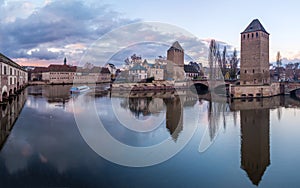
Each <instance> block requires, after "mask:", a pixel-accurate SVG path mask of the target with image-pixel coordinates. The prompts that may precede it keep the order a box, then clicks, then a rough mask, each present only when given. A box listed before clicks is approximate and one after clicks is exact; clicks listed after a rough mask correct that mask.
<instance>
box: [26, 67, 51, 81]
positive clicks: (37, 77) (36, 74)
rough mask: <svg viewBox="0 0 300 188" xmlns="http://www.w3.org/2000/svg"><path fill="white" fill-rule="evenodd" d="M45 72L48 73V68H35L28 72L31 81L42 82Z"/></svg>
mask: <svg viewBox="0 0 300 188" xmlns="http://www.w3.org/2000/svg"><path fill="white" fill-rule="evenodd" d="M43 72H48V68H47V67H35V68H34V69H33V70H30V71H29V72H28V80H31V81H42V80H43Z"/></svg>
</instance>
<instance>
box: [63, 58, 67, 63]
mask: <svg viewBox="0 0 300 188" xmlns="http://www.w3.org/2000/svg"><path fill="white" fill-rule="evenodd" d="M64 65H67V58H66V57H65V59H64Z"/></svg>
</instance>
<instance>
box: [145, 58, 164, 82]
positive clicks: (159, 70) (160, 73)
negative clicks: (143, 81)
mask: <svg viewBox="0 0 300 188" xmlns="http://www.w3.org/2000/svg"><path fill="white" fill-rule="evenodd" d="M164 72H165V65H162V64H160V63H158V62H156V63H155V64H154V65H152V66H151V67H150V68H149V69H148V74H149V75H148V77H153V78H154V80H164V79H165V78H164Z"/></svg>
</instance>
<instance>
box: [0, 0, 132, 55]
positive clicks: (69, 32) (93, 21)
mask: <svg viewBox="0 0 300 188" xmlns="http://www.w3.org/2000/svg"><path fill="white" fill-rule="evenodd" d="M2 3H3V1H2ZM23 6H24V5H23ZM32 7H35V6H32ZM1 9H5V10H6V12H8V11H11V12H14V11H15V10H16V9H19V10H24V8H23V9H22V7H20V6H17V5H15V6H12V5H11V6H1ZM29 9H30V10H33V8H28V12H30V11H29ZM7 20H10V21H7ZM134 21H135V20H129V19H124V18H121V17H120V15H119V13H117V12H114V11H112V10H110V9H109V7H108V6H106V5H91V4H85V3H84V1H79V0H75V1H73V0H65V1H53V2H48V3H46V4H45V5H44V6H43V7H40V8H38V9H37V8H36V7H35V9H34V11H32V12H31V14H30V15H28V16H27V17H25V18H24V17H14V18H9V17H8V16H6V17H5V16H2V17H1V24H2V25H1V28H0V37H1V41H4V42H1V43H0V51H1V52H2V53H4V54H5V55H7V56H9V57H10V58H38V59H51V58H54V59H55V58H57V57H60V56H59V54H57V53H53V52H50V51H49V50H48V49H49V48H58V49H62V53H66V54H65V55H68V56H70V58H74V59H79V58H80V55H78V54H77V56H72V55H73V54H71V52H70V51H68V49H65V46H66V45H70V44H77V43H80V42H81V43H84V44H85V47H86V46H89V45H90V44H91V43H93V42H94V41H95V40H96V39H97V38H99V37H100V36H102V35H103V34H105V33H106V32H108V31H110V30H112V29H114V28H117V27H119V26H120V25H124V24H127V23H131V22H134ZM85 47H84V48H85ZM34 49H42V50H37V51H33V50H34ZM28 51H33V53H31V54H30V55H28ZM75 55H76V54H75ZM81 55H82V54H81ZM60 58H61V57H60Z"/></svg>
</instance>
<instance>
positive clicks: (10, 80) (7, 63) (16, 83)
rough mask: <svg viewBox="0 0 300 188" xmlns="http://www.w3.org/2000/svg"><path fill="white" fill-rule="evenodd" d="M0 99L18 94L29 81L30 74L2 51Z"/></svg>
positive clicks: (0, 58) (0, 55)
mask: <svg viewBox="0 0 300 188" xmlns="http://www.w3.org/2000/svg"><path fill="white" fill-rule="evenodd" d="M0 80H1V81H0V88H1V95H0V101H3V99H6V98H8V97H9V96H11V95H13V94H16V93H17V91H18V90H21V89H23V88H24V87H25V86H26V85H27V83H28V74H27V71H26V70H25V69H23V68H22V67H21V66H20V65H19V64H17V63H15V62H14V61H13V60H11V59H9V58H8V57H6V56H4V55H3V54H1V53H0Z"/></svg>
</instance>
